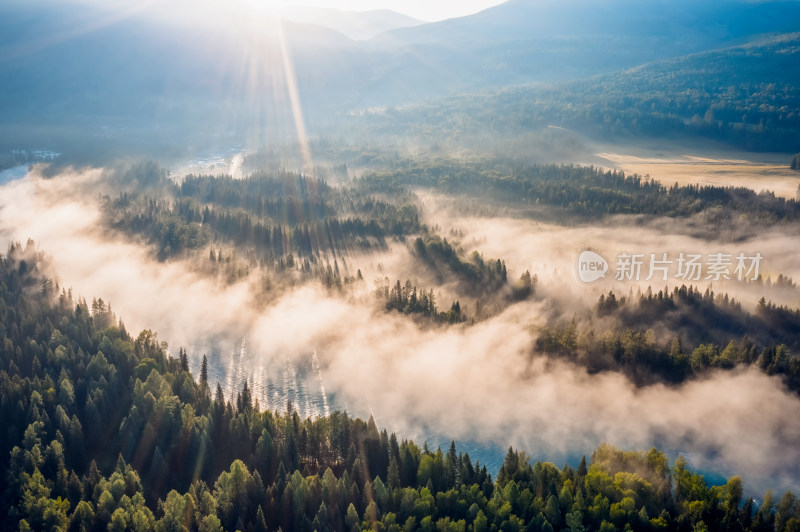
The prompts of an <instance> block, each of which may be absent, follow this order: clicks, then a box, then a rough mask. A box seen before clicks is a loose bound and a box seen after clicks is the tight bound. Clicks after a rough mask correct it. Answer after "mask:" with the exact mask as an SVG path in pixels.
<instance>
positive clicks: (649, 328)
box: [536, 286, 800, 392]
mask: <svg viewBox="0 0 800 532" xmlns="http://www.w3.org/2000/svg"><path fill="white" fill-rule="evenodd" d="M603 318H609V319H610V321H609V319H605V320H604V319H603ZM597 319H600V320H601V321H600V324H601V325H602V328H601V329H598V328H596V326H595V325H593V323H592V321H593V320H597ZM655 330H668V331H673V332H674V336H673V337H672V338H671V339H670V340H668V341H666V342H664V343H661V342H659V341H657V338H656V333H655ZM536 344H537V349H538V350H539V351H541V352H544V353H547V354H550V355H553V356H558V357H562V358H566V359H569V360H572V361H574V362H577V363H580V364H582V365H584V366H586V367H587V368H588V369H589V371H592V372H597V371H608V370H614V371H622V372H623V373H625V374H626V375H627V376H628V377H630V378H631V379H632V380H633V381H634V382H635V383H637V384H639V385H644V384H649V383H652V382H656V381H666V382H671V383H680V382H684V381H685V380H687V379H690V378H692V377H694V376H698V375H702V374H703V373H704V372H707V371H709V370H710V369H714V368H719V369H733V368H735V367H738V366H742V365H753V366H756V367H758V368H759V369H761V370H762V371H764V372H765V373H767V374H768V375H780V376H781V377H782V378H783V380H784V382H786V384H787V386H788V387H789V388H790V389H792V390H794V391H795V392H800V357H798V355H797V354H793V353H792V350H794V351H795V353H797V350H798V349H800V311H799V310H793V309H789V308H787V307H782V306H776V305H775V304H773V303H769V302H767V301H766V300H765V299H764V298H762V299H761V301H760V302H759V303H758V305H757V306H756V309H755V312H754V313H753V314H750V313H747V312H745V311H743V310H742V308H741V305H740V304H739V303H738V302H736V301H735V300H733V299H730V298H729V297H728V296H727V294H725V295H717V296H715V295H714V293H713V292H712V291H710V290H706V292H705V293H701V292H700V291H699V290H697V289H696V288H694V287H692V286H689V287H686V286H681V287H676V288H675V289H674V290H673V291H672V292H671V293H670V292H666V293H665V292H664V291H659V292H658V293H653V292H652V291H648V292H647V293H646V294H642V295H640V296H639V297H638V298H627V297H624V296H623V297H621V298H619V299H618V298H617V297H616V294H614V292H608V294H603V295H601V296H600V299H599V300H598V302H597V305H596V308H595V312H594V314H593V316H592V320H590V321H589V322H587V323H586V324H585V326H584V324H583V323H578V322H576V320H574V319H573V320H572V321H571V322H569V323H566V324H561V325H554V326H551V327H545V328H543V329H542V330H541V331H540V335H539V337H538V338H537V342H536ZM787 344H788V345H787Z"/></svg>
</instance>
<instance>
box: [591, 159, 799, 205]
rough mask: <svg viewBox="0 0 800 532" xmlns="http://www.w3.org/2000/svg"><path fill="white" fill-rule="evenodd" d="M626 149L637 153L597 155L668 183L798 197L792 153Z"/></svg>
mask: <svg viewBox="0 0 800 532" xmlns="http://www.w3.org/2000/svg"><path fill="white" fill-rule="evenodd" d="M599 148H600V149H602V148H603V147H599ZM609 148H610V147H609ZM612 149H613V148H612ZM625 151H626V152H633V153H619V152H618V151H616V150H615V151H611V150H609V151H600V152H598V153H595V156H596V157H598V158H600V159H602V160H606V161H608V162H609V163H610V164H608V166H609V167H611V168H617V169H620V170H622V171H624V172H625V173H626V174H634V173H635V174H639V175H642V176H645V175H649V176H650V177H652V178H653V179H656V180H658V181H660V182H662V183H663V184H664V185H666V186H671V185H673V184H674V183H675V182H677V183H678V184H680V185H687V184H700V185H716V186H737V187H739V186H741V187H748V188H751V189H753V190H755V191H756V192H760V191H762V190H765V189H766V190H771V191H773V192H774V193H775V195H776V196H782V197H785V198H795V197H798V185H800V172H795V171H793V170H791V169H790V168H789V163H790V161H791V157H792V156H791V155H787V154H774V153H751V152H727V151H726V152H711V153H707V152H704V153H702V154H698V153H691V152H688V151H687V152H683V153H681V152H676V151H669V152H666V151H656V150H647V149H642V148H636V149H634V150H627V149H626V150H625Z"/></svg>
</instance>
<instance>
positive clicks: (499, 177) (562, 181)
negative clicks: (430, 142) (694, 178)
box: [362, 160, 800, 225]
mask: <svg viewBox="0 0 800 532" xmlns="http://www.w3.org/2000/svg"><path fill="white" fill-rule="evenodd" d="M362 179H364V180H369V181H371V182H372V183H371V185H370V186H371V187H372V189H373V190H379V189H380V185H382V184H385V187H386V188H387V190H392V189H395V188H397V186H398V185H399V184H403V185H407V186H424V187H434V188H437V189H439V190H441V191H442V192H448V193H464V194H474V195H481V196H482V197H485V196H486V195H487V194H488V195H490V196H493V197H495V198H498V199H501V200H503V201H508V202H514V203H517V204H519V203H523V204H526V205H531V206H538V205H540V206H550V207H556V208H558V209H559V210H560V212H559V216H558V220H559V221H561V222H563V221H564V216H563V215H564V214H570V215H572V216H573V217H576V218H578V219H596V218H599V217H602V216H604V215H608V214H645V215H658V216H669V217H675V218H685V217H689V216H692V215H694V214H698V213H701V212H704V211H717V212H715V213H714V217H713V218H709V219H708V220H707V221H708V222H709V223H716V224H718V225H722V224H725V223H728V222H729V221H731V220H735V219H739V220H742V219H747V220H749V221H751V222H761V223H775V222H779V221H796V220H798V219H800V201H797V200H793V199H790V200H787V199H785V198H780V197H776V196H775V195H774V194H773V193H771V192H760V193H756V192H754V191H753V190H751V189H748V188H744V187H716V186H701V185H686V186H678V185H677V184H675V185H673V186H670V187H665V186H664V185H662V184H661V183H659V182H657V181H655V180H650V179H646V178H642V177H641V176H639V175H632V176H626V175H625V174H624V173H623V172H621V171H617V170H603V169H601V168H594V167H585V166H572V165H549V164H547V165H545V164H537V165H525V166H522V165H518V164H514V163H507V162H504V161H501V160H488V161H481V162H455V161H429V162H408V163H407V164H406V165H404V166H403V167H402V168H400V169H398V170H395V171H391V172H381V173H374V174H369V175H367V176H365V177H363V178H362ZM538 214H539V215H542V213H538Z"/></svg>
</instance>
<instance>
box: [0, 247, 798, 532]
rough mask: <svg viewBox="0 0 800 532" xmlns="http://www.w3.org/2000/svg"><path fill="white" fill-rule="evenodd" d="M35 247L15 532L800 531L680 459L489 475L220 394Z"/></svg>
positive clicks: (787, 504) (13, 358) (11, 383)
mask: <svg viewBox="0 0 800 532" xmlns="http://www.w3.org/2000/svg"><path fill="white" fill-rule="evenodd" d="M43 261H44V257H43V256H42V255H41V254H40V253H39V252H38V251H37V250H36V249H35V246H34V245H33V243H31V242H29V243H28V245H27V246H26V247H25V248H23V247H22V246H20V245H12V246H11V248H10V249H9V251H8V253H7V254H6V255H4V256H2V257H0V328H2V336H3V344H2V350H1V351H0V355H1V356H0V411H2V419H3V421H4V424H5V437H4V438H3V439H2V440H0V442H1V447H2V448H1V449H0V451H1V452H0V473H2V475H3V477H4V482H5V488H4V490H3V492H2V502H1V503H0V505H1V506H2V511H3V515H5V516H6V518H5V519H3V524H2V528H3V529H4V530H5V529H7V530H17V529H19V530H44V529H70V530H106V529H108V530H125V529H129V530H153V529H158V530H274V529H278V528H280V529H282V530H308V531H311V530H401V529H403V530H416V529H423V530H468V529H469V530H475V531H483V530H495V529H503V530H505V529H515V530H519V529H525V528H528V529H534V530H551V529H557V530H566V529H569V530H576V529H580V530H582V529H585V528H589V529H594V530H616V529H619V528H623V527H625V528H628V527H631V528H633V529H635V530H650V529H672V530H697V529H712V530H714V529H725V530H773V529H774V530H793V529H794V527H797V526H798V522H799V521H800V504H798V502H797V500H796V498H795V496H794V495H793V494H792V493H790V492H787V493H786V494H785V495H784V496H783V497H781V498H780V499H779V500H778V501H777V502H776V499H775V498H774V496H773V494H772V493H771V492H769V491H768V492H767V493H766V494H765V495H764V498H763V499H762V500H761V501H760V504H758V503H756V502H755V501H754V500H753V499H752V498H749V499H747V500H746V501H744V504H742V502H743V501H742V497H743V485H742V481H741V479H740V478H739V477H736V476H734V477H731V478H730V479H729V480H728V481H727V484H725V485H722V486H713V487H712V486H709V485H708V484H707V483H706V482H705V480H704V479H703V477H702V476H701V475H698V474H696V473H693V472H691V471H690V470H688V469H687V467H686V462H685V460H683V458H682V457H679V458H678V459H677V460H676V462H675V463H674V465H673V466H670V464H669V462H668V459H667V457H666V456H665V455H664V454H663V453H661V452H659V451H658V450H656V449H651V450H649V451H647V452H623V451H621V450H619V449H616V448H614V447H613V446H610V445H602V446H600V447H599V448H598V449H597V450H596V451H595V452H594V453H593V455H592V457H591V461H590V462H589V463H587V462H586V461H585V460H581V462H580V464H579V465H578V466H577V468H573V467H571V466H569V465H565V466H564V467H563V468H561V469H559V468H557V467H556V466H554V465H553V464H551V463H546V462H535V463H531V461H530V459H529V457H528V455H526V454H525V453H523V452H517V451H515V450H513V449H511V448H509V450H508V453H507V455H506V458H505V461H504V463H503V465H502V467H501V468H500V470H499V471H498V472H497V475H496V479H493V477H492V475H491V474H490V473H489V472H488V471H487V470H486V468H485V467H482V466H481V465H480V464H478V463H475V464H473V463H472V460H471V459H470V457H469V455H468V454H464V453H459V452H458V451H457V449H456V447H455V445H451V446H450V448H449V450H448V451H447V452H442V450H435V451H434V450H431V449H428V447H427V445H423V447H422V448H420V447H419V446H418V445H417V444H416V443H414V442H412V441H408V440H402V441H401V440H399V439H398V438H397V436H396V435H395V434H388V433H387V432H386V431H385V430H383V431H380V430H379V429H378V427H377V426H376V425H375V423H374V421H373V420H372V419H371V418H370V419H369V420H368V421H366V422H365V421H363V420H361V419H357V418H350V417H349V416H348V415H347V414H346V413H340V412H335V413H333V414H331V415H330V416H329V417H324V418H317V419H313V420H312V419H302V418H300V417H299V416H298V413H297V411H296V410H294V409H293V407H292V405H291V404H289V405H287V409H286V411H285V412H270V411H263V410H261V409H260V408H259V405H258V401H257V400H256V401H255V402H254V401H253V399H252V394H251V391H250V390H249V389H248V386H247V383H246V382H245V383H244V384H243V386H242V388H241V390H240V391H239V392H238V394H237V396H236V397H235V398H233V397H230V398H227V399H226V398H225V397H224V394H223V393H222V390H221V388H219V386H217V389H216V392H212V390H211V388H213V383H210V382H209V381H208V374H207V367H206V364H205V361H204V363H203V365H202V368H201V372H200V375H199V378H198V379H197V380H195V377H194V376H192V375H191V374H190V373H189V371H188V356H189V355H188V354H187V353H186V352H185V351H184V350H182V349H179V350H178V355H179V356H178V358H172V357H170V356H169V355H168V354H167V352H166V351H165V349H166V346H165V345H164V344H159V342H158V341H157V338H156V336H155V334H154V333H153V332H151V331H143V332H141V333H140V334H139V335H138V336H137V337H136V338H135V339H134V338H133V337H132V336H130V335H129V333H128V332H127V331H126V329H125V327H124V326H123V325H122V323H121V321H120V322H117V321H116V319H115V316H114V315H113V313H112V312H111V310H110V308H109V307H108V306H107V304H106V303H105V302H103V301H102V300H93V301H92V304H91V306H89V305H88V304H87V302H86V301H85V300H83V299H80V298H78V299H75V296H73V295H72V294H71V293H69V292H66V291H64V290H63V289H60V287H59V286H58V285H57V284H54V283H53V282H52V281H51V280H49V279H47V278H45V277H44V276H43V275H42V273H41V271H42V270H43V269H44V268H45V263H44V262H43Z"/></svg>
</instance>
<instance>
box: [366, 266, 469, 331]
mask: <svg viewBox="0 0 800 532" xmlns="http://www.w3.org/2000/svg"><path fill="white" fill-rule="evenodd" d="M375 293H376V295H377V296H378V297H379V298H381V299H382V300H383V301H384V307H385V308H386V310H389V311H392V310H396V311H398V312H402V313H404V314H418V315H421V316H425V317H428V318H432V319H434V320H436V321H440V322H444V323H459V322H462V321H466V319H467V316H466V312H462V309H461V303H460V302H459V301H458V300H456V301H453V303H452V304H451V305H450V310H448V311H446V312H444V311H442V312H440V311H439V310H438V308H437V307H436V296H435V295H434V294H433V289H431V290H420V291H419V292H417V287H416V286H414V285H412V284H411V281H410V280H408V279H407V280H406V282H405V284H400V280H399V279H398V280H397V282H396V283H395V285H394V286H391V283H389V278H388V277H385V278H384V279H383V280H381V282H380V284H379V285H378V287H377V288H376V289H375Z"/></svg>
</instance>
